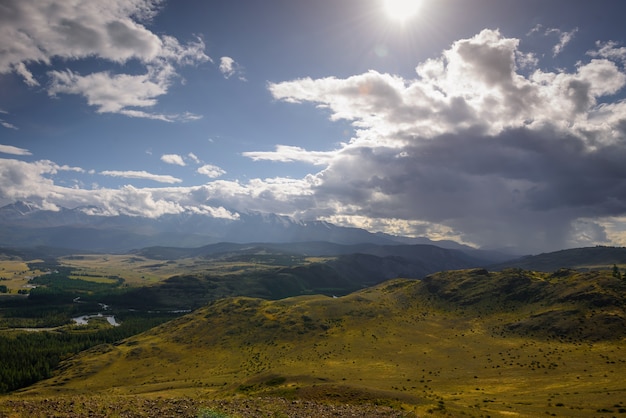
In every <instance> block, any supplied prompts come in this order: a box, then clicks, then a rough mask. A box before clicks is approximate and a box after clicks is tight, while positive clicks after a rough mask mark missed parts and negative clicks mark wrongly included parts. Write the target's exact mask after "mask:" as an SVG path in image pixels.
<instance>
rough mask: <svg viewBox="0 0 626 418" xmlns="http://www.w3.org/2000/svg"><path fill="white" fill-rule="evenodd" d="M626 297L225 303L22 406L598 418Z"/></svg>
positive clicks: (404, 294)
mask: <svg viewBox="0 0 626 418" xmlns="http://www.w3.org/2000/svg"><path fill="white" fill-rule="evenodd" d="M625 292H626V283H625V282H623V281H621V280H618V279H616V278H614V277H612V276H611V275H610V272H606V273H602V272H595V273H579V272H573V271H559V272H556V273H555V274H540V273H532V272H522V271H519V270H508V271H503V272H487V271H485V270H470V271H457V272H446V273H440V274H436V275H432V276H429V277H427V278H426V279H424V280H423V281H413V280H394V281H390V282H386V283H384V284H382V285H379V286H377V287H374V288H369V289H365V290H362V291H359V292H356V293H353V294H350V295H348V296H345V297H341V298H330V297H324V296H307V297H297V298H288V299H283V300H278V301H267V300H262V299H254V298H246V297H237V298H229V299H223V300H219V301H216V302H214V303H211V304H210V305H208V306H206V307H204V308H202V309H198V310H197V311H195V312H193V313H191V314H189V315H187V316H185V317H181V318H178V319H176V320H174V321H171V322H169V323H167V324H164V325H162V326H160V327H158V328H155V329H153V330H151V331H149V332H146V333H144V334H141V335H138V336H136V337H133V338H130V339H128V340H126V341H124V342H123V343H121V344H118V345H109V346H100V347H97V348H95V349H92V350H90V351H89V352H84V353H83V354H81V355H79V356H77V357H75V358H73V359H71V360H70V361H68V362H66V363H65V364H64V366H63V367H62V369H61V370H60V372H59V373H58V375H57V376H55V377H54V378H53V379H50V380H48V381H44V382H41V383H39V384H37V385H35V386H33V387H31V388H30V389H28V390H27V391H25V392H24V393H23V394H22V395H28V396H33V395H35V394H39V395H45V396H51V395H54V396H60V395H69V394H84V393H90V394H104V393H108V394H160V395H162V396H211V397H214V398H215V397H217V398H219V397H223V396H232V395H233V394H238V395H250V396H255V397H256V396H280V397H287V398H290V399H291V398H293V399H305V400H306V399H317V400H320V399H324V400H326V401H329V402H332V401H333V400H335V401H340V402H361V403H367V402H372V403H380V402H386V403H387V404H389V405H395V406H396V407H402V408H404V409H406V410H411V411H415V412H416V413H417V414H418V415H419V416H421V415H424V414H426V413H431V414H432V413H437V412H439V413H440V414H442V415H446V414H447V415H450V416H458V415H460V414H469V415H471V416H476V415H483V416H484V415H491V416H509V415H511V414H514V415H516V416H522V417H536V416H541V415H545V414H546V413H547V414H549V415H551V414H555V415H557V413H561V414H563V413H566V415H568V416H581V417H582V416H589V417H591V416H597V413H598V412H597V411H599V410H605V409H606V410H611V411H614V410H615V405H621V402H623V399H624V396H625V395H626V389H624V387H623V385H622V383H621V382H620V378H619V377H620V376H622V375H623V374H624V373H625V372H626V361H624V360H623V358H622V356H621V354H620V351H621V348H622V347H621V346H622V345H623V343H624V338H625V337H626V311H625V301H624V294H625ZM598 388H602V390H601V391H602V396H599V394H598ZM200 394H201V395H200ZM564 408H566V409H564Z"/></svg>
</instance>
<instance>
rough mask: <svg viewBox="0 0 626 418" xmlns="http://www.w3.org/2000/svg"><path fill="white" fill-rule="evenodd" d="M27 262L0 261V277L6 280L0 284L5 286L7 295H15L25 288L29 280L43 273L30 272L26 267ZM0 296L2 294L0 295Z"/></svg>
mask: <svg viewBox="0 0 626 418" xmlns="http://www.w3.org/2000/svg"><path fill="white" fill-rule="evenodd" d="M32 261H33V262H36V261H41V260H32ZM28 262H30V261H21V260H0V277H2V278H3V279H6V280H2V281H0V284H3V285H5V286H7V288H8V289H9V293H17V291H18V290H20V289H24V288H26V286H27V284H28V281H29V280H30V279H31V278H33V277H35V276H38V275H40V274H43V273H44V272H43V271H41V270H37V269H35V270H31V269H30V268H29V267H28V265H27V263H28ZM1 296H2V293H0V297H1Z"/></svg>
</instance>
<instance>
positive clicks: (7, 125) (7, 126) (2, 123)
mask: <svg viewBox="0 0 626 418" xmlns="http://www.w3.org/2000/svg"><path fill="white" fill-rule="evenodd" d="M0 125H2V126H4V127H5V128H7V129H14V130H17V126H15V125H13V124H12V123H9V122H7V121H5V120H2V119H0Z"/></svg>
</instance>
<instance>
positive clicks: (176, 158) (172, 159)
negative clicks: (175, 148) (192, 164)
mask: <svg viewBox="0 0 626 418" xmlns="http://www.w3.org/2000/svg"><path fill="white" fill-rule="evenodd" d="M161 161H163V162H164V163H167V164H174V165H180V166H182V167H184V166H185V165H187V164H185V160H183V157H181V156H180V155H178V154H164V155H161Z"/></svg>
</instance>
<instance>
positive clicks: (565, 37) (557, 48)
mask: <svg viewBox="0 0 626 418" xmlns="http://www.w3.org/2000/svg"><path fill="white" fill-rule="evenodd" d="M576 32H578V28H575V29H573V30H571V31H569V32H565V31H562V30H559V29H548V30H547V31H546V34H549V33H556V34H557V35H558V37H559V43H557V44H556V45H554V47H553V48H552V52H553V54H554V56H557V55H559V54H560V53H561V51H563V48H565V46H566V45H567V44H568V43H570V42H571V41H572V39H574V35H575V34H576Z"/></svg>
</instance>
